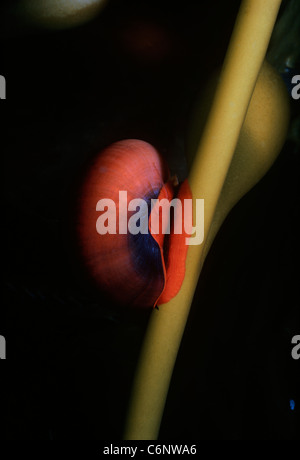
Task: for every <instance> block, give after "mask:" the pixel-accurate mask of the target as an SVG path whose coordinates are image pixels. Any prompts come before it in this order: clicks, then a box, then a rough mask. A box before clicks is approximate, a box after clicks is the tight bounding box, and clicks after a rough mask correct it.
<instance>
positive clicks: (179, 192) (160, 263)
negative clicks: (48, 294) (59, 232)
mask: <svg viewBox="0 0 300 460" xmlns="http://www.w3.org/2000/svg"><path fill="white" fill-rule="evenodd" d="M175 197H176V198H177V199H178V200H179V201H180V203H181V205H182V209H185V210H186V209H187V207H186V205H185V201H184V200H186V199H190V201H191V192H190V189H189V185H188V182H187V180H185V181H184V182H183V183H182V184H180V185H179V184H178V181H176V178H174V177H171V176H170V172H169V168H168V166H167V164H166V162H165V161H164V159H163V158H162V156H161V155H160V154H159V152H158V151H157V150H156V149H155V148H154V147H153V146H151V145H150V144H149V143H147V142H145V141H142V140H138V139H127V140H121V141H118V142H115V143H113V144H111V145H110V146H108V147H107V148H105V149H104V150H103V151H102V152H100V154H99V155H97V156H96V157H95V159H94V160H93V161H92V162H91V164H90V165H89V167H88V168H87V173H86V174H85V175H84V178H83V181H82V183H81V186H80V188H79V200H78V210H77V213H76V215H77V217H76V234H77V240H78V246H79V252H80V258H81V260H82V262H83V264H84V266H85V267H86V269H87V272H88V274H89V275H90V277H91V278H92V279H93V280H94V281H95V283H96V285H97V286H98V287H100V289H101V290H102V291H103V292H106V293H108V294H109V295H110V296H111V297H112V299H113V300H114V301H116V302H117V303H119V304H124V305H130V306H135V307H136V306H141V307H149V306H153V307H154V306H156V305H157V304H160V303H165V302H167V301H168V300H169V299H171V298H172V297H174V296H175V295H176V293H177V292H178V291H179V289H180V286H181V284H182V281H183V278H184V272H185V258H186V253H187V248H188V245H187V244H186V241H185V239H186V238H187V237H188V236H189V235H190V234H191V232H190V231H187V230H186V229H185V228H183V227H184V226H183V224H182V232H176V228H175V230H174V225H170V222H168V223H167V226H168V225H169V226H170V233H168V232H163V228H162V226H165V225H166V224H164V223H163V219H162V215H161V213H160V211H159V209H158V210H157V207H155V206H154V207H153V208H152V203H153V200H159V201H160V200H163V199H165V200H167V201H168V203H171V201H172V199H173V198H175ZM137 199H138V200H143V202H145V203H146V209H143V210H142V209H141V206H137V205H136V201H135V200H137ZM122 200H123V201H122ZM124 209H125V211H126V213H127V214H126V215H125V214H124V213H123V211H122V210H124ZM134 211H135V213H134ZM157 211H158V212H157ZM175 213H176V210H175V208H174V215H175ZM187 213H188V211H187ZM121 214H122V216H125V221H124V219H121ZM190 214H191V211H190ZM154 215H156V216H158V220H159V222H160V224H161V229H160V230H159V231H156V229H155V228H154V220H153V216H154ZM169 216H170V213H169ZM170 220H171V219H170ZM132 221H133V222H134V224H135V228H137V229H140V231H134V232H132V231H128V230H130V229H129V225H130V224H132ZM174 222H175V220H174ZM171 224H172V222H171ZM145 229H146V230H145ZM164 230H166V229H164Z"/></svg>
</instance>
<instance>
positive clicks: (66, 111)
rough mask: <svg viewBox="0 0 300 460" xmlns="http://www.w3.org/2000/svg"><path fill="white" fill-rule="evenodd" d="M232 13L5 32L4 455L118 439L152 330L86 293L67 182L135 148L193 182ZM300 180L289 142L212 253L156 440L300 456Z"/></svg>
mask: <svg viewBox="0 0 300 460" xmlns="http://www.w3.org/2000/svg"><path fill="white" fill-rule="evenodd" d="M8 3H9V2H7V4H8ZM229 3H230V5H229ZM239 3H240V2H239V1H232V2H222V1H220V0H217V1H214V2H209V3H208V2H195V1H194V2H193V1H190V0H186V1H185V2H184V3H181V5H180V4H178V5H177V6H176V3H175V5H174V4H173V2H171V3H170V2H167V1H165V2H162V1H160V2H159V1H151V2H150V1H142V2H140V1H126V2H124V1H117V0H111V2H109V3H108V5H107V7H106V8H105V9H104V10H103V11H102V12H101V13H100V14H99V16H98V17H97V18H96V19H95V20H94V21H91V22H89V23H88V24H86V25H84V26H81V27H77V28H74V29H70V30H64V31H45V30H41V29H38V28H34V27H32V28H30V27H29V26H25V25H22V23H21V22H18V20H17V19H16V18H14V16H13V15H12V14H11V13H7V12H6V13H3V14H2V15H1V43H0V49H1V67H0V74H2V75H4V76H5V78H6V80H7V100H6V101H1V115H2V117H3V118H2V119H3V122H2V130H1V158H2V161H3V166H4V167H3V175H2V184H3V189H2V215H3V220H2V229H3V236H2V268H3V275H2V282H3V286H2V289H1V292H2V294H3V301H2V312H3V319H2V314H1V324H0V334H2V335H5V337H6V341H7V359H8V360H9V361H10V363H9V364H8V371H7V377H8V379H7V380H8V388H7V391H6V402H7V403H8V408H9V410H8V419H7V423H6V426H7V437H8V439H18V440H20V439H67V440H69V439H77V440H78V439H119V438H120V437H121V433H122V427H123V422H124V415H125V411H126V406H127V403H128V397H129V392H130V387H131V382H132V378H133V373H134V368H135V364H136V359H137V356H138V351H139V347H140V344H141V341H142V337H143V333H144V330H145V326H146V323H147V319H148V315H149V312H148V311H146V312H141V313H137V312H133V313H132V312H124V311H122V310H120V309H119V308H117V307H116V306H112V305H110V303H109V300H108V299H105V298H104V297H102V296H99V294H97V293H95V292H94V291H92V290H90V289H89V287H88V286H87V285H85V283H84V282H82V280H81V279H80V276H78V272H77V267H76V264H74V261H73V255H72V249H71V245H70V244H69V242H70V241H71V240H72V236H71V234H68V231H69V228H68V226H67V222H68V218H69V214H70V209H71V207H72V206H71V203H72V200H73V196H74V199H75V195H73V194H74V188H73V185H74V181H76V178H77V177H78V175H80V172H81V171H82V169H83V167H84V164H85V162H86V161H87V160H88V159H89V158H92V156H93V155H94V154H96V153H97V152H98V151H100V150H101V148H102V147H104V146H106V145H107V144H109V143H111V142H113V141H116V140H118V139H122V138H130V137H134V138H141V139H144V140H146V141H148V142H150V143H152V144H153V145H155V146H156V147H157V148H158V149H159V150H160V151H161V152H162V153H163V155H164V156H165V157H166V159H167V160H168V161H169V164H170V166H171V169H172V172H177V173H178V174H179V176H180V178H183V177H184V176H185V174H186V163H185V159H184V149H185V140H186V133H187V127H188V119H189V114H190V112H191V109H192V107H193V102H194V100H195V97H196V95H197V94H198V92H199V90H200V89H201V85H203V84H204V83H205V82H206V81H207V79H208V78H209V75H210V73H211V72H212V71H213V70H214V69H215V68H216V67H217V66H219V65H220V64H221V63H222V60H223V57H224V54H225V51H226V48H227V44H228V40H229V37H230V33H231V30H232V26H233V23H234V19H235V16H236V13H237V10H238V6H239ZM145 30H148V32H147V34H148V35H147V34H146V35H145V32H143V31H145ZM143 34H144V35H143ZM149 37H150V38H149ZM137 44H138V46H137ZM291 105H292V119H295V117H296V115H297V111H298V109H299V101H298V106H297V102H295V101H291ZM299 168H300V165H299V151H298V150H297V146H296V144H295V142H292V141H291V140H288V141H287V142H286V145H285V147H284V149H283V151H282V152H281V154H280V156H279V158H278V160H277V161H276V163H275V165H274V166H273V167H272V169H271V170H270V172H269V173H268V174H267V176H265V178H264V179H263V180H262V181H261V182H260V183H259V184H258V185H257V186H256V187H255V188H254V189H253V190H252V191H251V192H250V193H249V194H248V195H247V196H246V197H244V198H243V199H242V200H241V201H240V203H239V204H238V205H237V206H236V207H235V209H234V210H233V211H232V212H231V213H230V215H229V216H228V218H227V220H226V222H225V224H224V225H223V227H222V229H221V232H220V233H219V235H218V236H217V238H216V240H215V243H214V245H213V247H212V249H211V252H210V254H209V256H208V258H207V260H206V264H205V267H204V269H203V272H202V275H201V279H200V281H199V284H198V288H197V292H196V295H195V299H194V302H193V306H192V311H191V314H190V318H189V321H188V324H187V328H186V332H185V336H184V339H183V342H182V346H181V349H180V353H179V357H178V360H177V364H176V367H175V371H174V375H173V379H172V384H171V387H170V392H169V397H168V400H167V405H166V410H165V414H164V418H163V421H162V426H161V433H160V439H162V440H163V439H169V440H170V439H173V440H181V439H198V440H201V439H270V440H276V439H297V438H298V439H299V433H300V429H299V408H300V393H299V387H300V380H299V364H300V363H299V361H295V360H293V359H292V358H291V349H292V345H291V339H292V337H293V336H294V335H296V334H300V323H299V275H298V273H299V270H298V260H299V255H298V252H299V223H298V220H297V217H298V218H299ZM66 229H67V230H66ZM5 372H6V371H5ZM290 400H294V401H295V408H294V410H291V407H290Z"/></svg>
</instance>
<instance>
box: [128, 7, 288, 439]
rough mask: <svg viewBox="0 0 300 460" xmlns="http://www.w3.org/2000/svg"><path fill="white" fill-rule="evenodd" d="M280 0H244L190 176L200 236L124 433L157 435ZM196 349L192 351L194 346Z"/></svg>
mask: <svg viewBox="0 0 300 460" xmlns="http://www.w3.org/2000/svg"><path fill="white" fill-rule="evenodd" d="M280 4H281V0H243V1H242V4H241V7H240V10H239V13H238V16H237V19H236V23H235V26H234V30H233V33H232V36H231V40H230V44H229V47H228V50H227V53H226V57H225V60H224V64H223V68H222V72H221V76H220V81H219V84H218V87H217V90H216V93H215V97H214V101H213V104H212V108H211V111H210V114H209V116H208V120H207V123H206V126H205V129H204V132H203V136H202V138H201V141H200V143H199V147H198V149H197V153H196V156H195V160H194V163H193V165H192V168H191V173H190V176H189V184H190V187H191V191H192V194H193V202H194V215H195V199H203V198H204V209H205V210H204V213H205V219H204V220H205V222H204V235H205V236H204V242H203V243H202V244H201V245H195V246H193V245H191V246H189V248H188V253H187V259H186V273H185V278H184V281H183V284H182V286H181V289H180V291H179V293H178V294H177V295H176V297H174V298H173V299H172V300H171V301H169V302H168V303H166V304H164V305H161V306H160V307H159V310H153V312H152V314H151V317H150V320H149V324H148V328H147V331H146V335H145V339H144V344H143V347H142V350H141V355H140V359H139V363H138V367H137V372H136V376H135V380H134V385H133V391H132V398H131V401H130V406H129V410H128V416H127V421H126V426H125V432H124V439H126V440H141V439H144V440H154V439H157V436H158V434H159V429H160V423H161V419H162V415H163V411H164V406H165V401H166V398H167V394H168V389H169V385H170V381H171V377H172V372H173V368H174V365H175V361H176V357H177V353H178V349H179V346H180V343H181V339H182V336H183V333H184V329H185V325H186V321H187V318H188V315H189V311H190V306H191V304H192V300H193V296H194V292H195V289H196V286H197V282H198V279H199V275H200V272H201V268H202V266H203V247H204V244H205V238H206V237H207V235H208V232H209V229H210V226H211V222H212V219H213V216H214V212H215V209H216V205H217V202H218V198H219V196H220V193H221V190H222V187H223V184H224V181H225V178H226V175H227V172H228V169H229V166H230V163H231V160H232V157H233V154H234V151H235V148H236V145H237V141H238V137H239V134H240V130H241V127H242V125H243V122H244V119H245V116H246V112H247V108H248V105H249V102H250V100H251V96H252V93H253V90H254V88H255V83H256V79H257V76H258V73H259V70H260V67H261V65H262V62H263V59H264V57H265V54H266V51H267V47H268V43H269V40H270V37H271V33H272V30H273V27H274V24H275V21H276V17H277V14H278V10H279V7H280ZM195 353H196V352H195Z"/></svg>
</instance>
